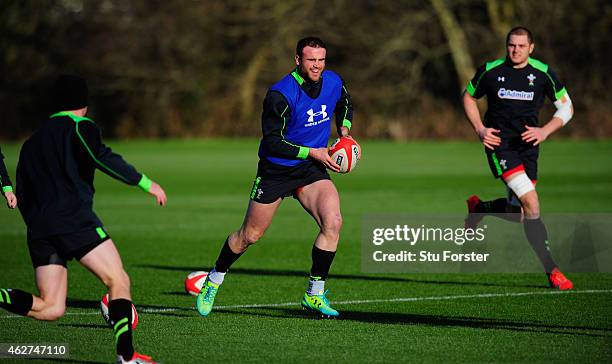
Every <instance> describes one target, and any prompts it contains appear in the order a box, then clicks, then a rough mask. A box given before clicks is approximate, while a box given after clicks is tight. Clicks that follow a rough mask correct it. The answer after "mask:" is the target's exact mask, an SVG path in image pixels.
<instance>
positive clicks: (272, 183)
mask: <svg viewBox="0 0 612 364" xmlns="http://www.w3.org/2000/svg"><path fill="white" fill-rule="evenodd" d="M324 179H331V178H330V177H329V173H327V170H326V169H325V166H323V165H322V164H321V163H317V162H312V161H305V162H303V163H301V164H298V165H297V166H293V167H287V166H281V165H278V164H274V163H272V162H270V161H268V160H266V159H260V160H259V164H258V166H257V177H255V181H254V182H253V188H251V195H250V198H251V200H253V201H255V202H259V203H264V204H269V203H272V202H274V201H276V200H278V199H279V198H285V197H289V196H293V197H296V193H297V192H298V191H299V189H300V188H301V187H304V186H307V185H309V184H311V183H314V182H316V181H320V180H324Z"/></svg>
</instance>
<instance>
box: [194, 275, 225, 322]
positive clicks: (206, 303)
mask: <svg viewBox="0 0 612 364" xmlns="http://www.w3.org/2000/svg"><path fill="white" fill-rule="evenodd" d="M218 291H219V285H218V284H215V283H213V282H211V281H209V280H208V279H207V280H206V282H204V286H202V290H201V291H200V294H199V295H198V297H197V298H196V308H197V309H198V312H199V313H200V315H201V316H204V317H206V316H208V314H209V313H210V311H211V310H212V307H213V303H215V297H216V296H217V292H218Z"/></svg>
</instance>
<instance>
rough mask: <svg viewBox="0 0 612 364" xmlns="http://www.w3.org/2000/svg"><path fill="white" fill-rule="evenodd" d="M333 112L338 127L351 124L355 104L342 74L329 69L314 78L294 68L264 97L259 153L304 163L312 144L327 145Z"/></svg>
mask: <svg viewBox="0 0 612 364" xmlns="http://www.w3.org/2000/svg"><path fill="white" fill-rule="evenodd" d="M332 113H334V114H335V115H336V127H337V128H338V129H339V128H340V127H341V126H345V127H347V128H349V129H350V128H351V126H352V119H353V105H352V103H351V97H350V95H349V93H348V90H347V87H346V85H345V83H344V81H343V80H342V78H340V76H339V75H337V74H336V73H334V72H332V71H328V70H325V71H324V72H323V73H322V75H321V80H320V81H318V82H312V81H309V80H305V79H304V78H303V77H302V76H301V75H300V74H299V72H298V71H297V69H296V70H294V71H293V72H291V73H290V74H288V75H287V76H285V77H284V78H283V79H282V80H280V81H279V82H278V83H276V84H275V85H273V86H272V87H271V88H270V90H269V91H268V93H267V95H266V98H265V99H264V103H263V113H262V121H261V123H262V133H263V137H262V140H261V143H260V148H259V157H260V158H266V159H267V160H268V161H270V162H272V163H275V164H279V165H285V166H295V165H298V164H300V163H303V162H304V159H306V158H307V157H308V151H309V148H320V147H324V146H327V142H328V139H329V134H330V133H329V131H330V125H329V124H330V120H331V117H330V116H331V114H332Z"/></svg>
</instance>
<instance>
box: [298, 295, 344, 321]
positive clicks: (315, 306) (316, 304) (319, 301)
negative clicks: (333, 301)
mask: <svg viewBox="0 0 612 364" xmlns="http://www.w3.org/2000/svg"><path fill="white" fill-rule="evenodd" d="M327 292H328V291H325V292H323V293H321V294H313V295H309V294H308V293H304V297H302V307H303V308H304V309H305V310H306V311H310V312H313V313H315V314H316V315H318V316H321V317H323V318H334V317H338V316H340V314H339V313H338V311H336V310H334V309H333V308H332V307H331V306H330V305H329V300H328V299H327V297H325V295H326V294H327Z"/></svg>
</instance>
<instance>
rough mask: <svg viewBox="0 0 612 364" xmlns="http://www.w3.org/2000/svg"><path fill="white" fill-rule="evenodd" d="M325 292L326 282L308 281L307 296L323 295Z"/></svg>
mask: <svg viewBox="0 0 612 364" xmlns="http://www.w3.org/2000/svg"><path fill="white" fill-rule="evenodd" d="M323 291H325V281H315V280H312V279H311V280H309V281H308V289H307V290H306V293H307V294H309V295H313V294H322V293H323Z"/></svg>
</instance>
